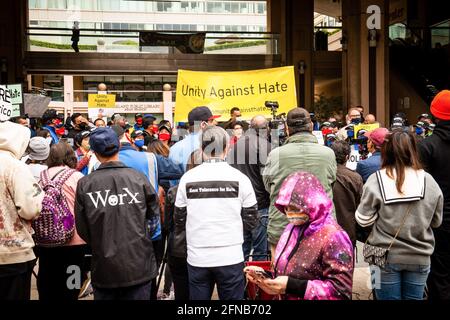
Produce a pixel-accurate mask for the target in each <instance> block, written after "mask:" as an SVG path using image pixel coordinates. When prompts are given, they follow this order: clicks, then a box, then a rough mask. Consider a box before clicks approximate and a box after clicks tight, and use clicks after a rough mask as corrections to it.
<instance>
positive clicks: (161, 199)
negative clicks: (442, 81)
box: [0, 90, 450, 300]
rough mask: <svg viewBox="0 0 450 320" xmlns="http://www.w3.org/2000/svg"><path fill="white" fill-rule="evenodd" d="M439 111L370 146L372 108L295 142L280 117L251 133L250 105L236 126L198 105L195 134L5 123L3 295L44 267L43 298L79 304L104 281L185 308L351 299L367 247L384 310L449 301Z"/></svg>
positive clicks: (301, 119)
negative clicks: (392, 304) (404, 303)
mask: <svg viewBox="0 0 450 320" xmlns="http://www.w3.org/2000/svg"><path fill="white" fill-rule="evenodd" d="M430 112H431V115H428V114H422V115H420V116H419V117H418V119H417V120H418V121H417V123H416V124H414V125H409V123H408V122H407V119H406V116H405V115H404V114H396V115H395V116H394V118H393V120H392V125H391V127H390V128H382V127H380V128H376V129H374V130H371V131H367V132H362V133H361V137H359V136H358V139H355V138H354V131H353V130H354V129H353V128H354V126H355V125H358V124H360V123H366V124H374V123H376V119H375V116H374V115H371V114H367V115H364V108H363V107H355V108H350V109H349V110H348V113H347V115H346V119H345V123H342V124H340V123H339V121H338V120H337V119H336V118H329V119H326V121H324V122H323V123H319V122H318V121H317V120H316V119H315V117H314V115H313V114H311V113H310V112H308V111H307V110H305V109H303V108H294V109H292V110H290V111H289V112H288V114H287V118H286V128H287V132H286V134H287V136H288V138H287V140H286V141H285V143H284V144H283V145H280V146H278V145H275V144H274V143H273V139H271V137H272V134H273V132H272V131H271V130H270V128H271V126H270V123H269V121H268V120H267V119H266V117H265V116H263V115H257V116H254V117H253V118H252V119H251V120H250V121H249V122H246V121H243V120H242V116H241V112H240V110H239V109H238V108H233V109H232V110H231V117H230V119H229V120H228V121H223V122H222V123H220V122H218V121H219V117H218V116H215V115H213V114H212V112H211V110H210V109H209V108H208V107H205V106H200V107H195V108H193V109H192V110H191V111H190V112H189V115H188V121H187V123H186V126H187V128H188V129H187V132H185V130H181V128H180V127H178V128H174V127H173V126H172V124H171V123H170V122H169V121H166V120H162V121H160V122H159V123H158V124H157V123H156V118H155V117H154V116H153V115H148V114H137V115H135V123H134V125H129V124H128V122H127V119H126V117H124V116H122V115H120V114H115V115H114V116H113V117H111V119H110V120H109V121H106V119H96V120H94V121H92V122H91V121H89V120H88V119H87V118H85V117H84V116H83V115H81V114H78V113H75V114H73V115H72V116H71V117H69V118H67V119H64V117H63V116H61V115H59V114H58V113H57V112H56V111H55V110H53V109H49V110H47V111H46V112H45V113H44V114H43V116H42V119H40V120H39V123H40V125H38V126H33V127H31V126H30V122H29V119H27V118H26V117H19V118H17V119H15V122H16V123H14V122H12V121H5V122H1V123H0V162H1V163H2V165H1V166H0V191H1V193H2V195H3V196H2V197H1V198H0V299H10V300H17V299H21V300H27V299H29V298H30V290H31V277H32V273H33V270H34V269H35V266H36V263H37V259H38V268H36V269H37V290H38V294H39V299H40V300H76V299H78V298H79V297H80V296H81V295H82V294H83V292H85V291H86V288H87V287H89V283H90V285H91V286H92V288H93V294H94V299H95V300H156V299H158V298H160V299H161V298H170V292H171V287H172V285H173V291H174V298H175V299H176V300H189V299H190V300H209V299H211V297H212V294H213V290H214V288H215V287H216V288H217V293H218V296H219V298H220V299H223V300H242V299H244V298H245V297H246V296H247V292H246V286H247V285H249V284H252V285H253V286H254V287H255V288H259V290H262V291H263V292H265V293H266V294H267V295H268V296H270V297H271V298H273V299H288V300H299V299H300V300H303V299H305V300H321V299H324V300H325V299H326V300H348V299H352V287H353V272H354V268H355V259H356V255H355V248H356V243H357V241H360V242H363V243H364V250H363V251H364V252H363V255H364V259H365V260H366V261H367V262H368V263H369V265H370V268H371V269H372V270H373V272H371V276H372V277H377V281H374V282H376V283H377V285H376V286H375V288H374V293H375V296H374V297H375V298H376V299H380V300H384V299H388V300H396V299H397V300H400V299H415V300H421V299H423V298H424V294H425V291H426V292H427V297H428V298H429V299H436V300H439V299H449V298H450V296H449V294H450V248H449V243H450V240H449V239H450V224H449V222H450V194H449V193H450V190H449V188H450V167H449V166H450V162H449V161H448V159H449V158H450V91H446V90H444V91H442V92H441V93H439V94H438V95H437V96H436V97H435V99H434V100H433V102H432V104H431V108H430ZM176 129H178V130H176ZM317 130H321V131H322V133H323V138H324V141H325V143H324V144H320V143H319V140H318V139H317V136H316V135H314V134H313V131H317ZM275 140H276V139H275ZM355 146H357V148H359V150H360V152H361V153H363V152H364V154H365V156H364V157H361V159H362V160H361V161H360V162H358V164H357V167H356V171H353V170H351V169H349V168H348V166H347V162H348V161H349V158H350V154H351V149H352V148H354V147H355ZM255 261H262V262H264V261H271V268H270V270H268V269H267V268H266V269H264V268H262V267H261V266H258V265H252V264H249V263H248V262H255ZM161 265H163V266H164V265H165V269H164V270H165V272H164V289H163V292H164V296H162V297H161V296H160V297H158V289H159V281H157V279H158V274H159V272H160V271H161V270H162V268H161V267H160V266H161ZM72 276H73V278H70V277H72ZM69 278H70V279H73V281H72V282H71V281H69V280H70V279H69ZM425 288H426V289H427V290H425Z"/></svg>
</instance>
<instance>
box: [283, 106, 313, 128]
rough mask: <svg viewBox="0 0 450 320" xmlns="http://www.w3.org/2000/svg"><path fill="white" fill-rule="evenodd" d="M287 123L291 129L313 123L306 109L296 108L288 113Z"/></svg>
mask: <svg viewBox="0 0 450 320" xmlns="http://www.w3.org/2000/svg"><path fill="white" fill-rule="evenodd" d="M286 121H287V124H288V126H291V127H298V126H304V125H307V124H309V123H311V115H310V113H309V112H308V110H306V109H303V108H294V109H292V110H291V111H289V112H288V114H287V119H286Z"/></svg>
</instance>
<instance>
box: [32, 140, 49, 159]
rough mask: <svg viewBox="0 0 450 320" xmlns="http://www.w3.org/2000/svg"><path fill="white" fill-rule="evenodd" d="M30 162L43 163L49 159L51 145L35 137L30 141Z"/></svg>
mask: <svg viewBox="0 0 450 320" xmlns="http://www.w3.org/2000/svg"><path fill="white" fill-rule="evenodd" d="M28 148H29V151H30V152H29V155H28V156H29V158H30V160H37V161H43V160H46V159H47V158H48V155H49V154H50V144H49V142H48V141H47V140H46V139H45V138H43V137H34V138H31V139H30V143H29V145H28Z"/></svg>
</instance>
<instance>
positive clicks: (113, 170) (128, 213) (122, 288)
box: [75, 128, 159, 300]
mask: <svg viewBox="0 0 450 320" xmlns="http://www.w3.org/2000/svg"><path fill="white" fill-rule="evenodd" d="M90 145H91V149H92V150H93V151H94V152H95V155H96V157H97V158H98V159H99V161H100V162H101V165H100V167H99V168H98V169H97V170H96V171H94V172H93V173H91V174H90V175H88V176H86V177H84V178H82V179H81V180H80V183H79V184H78V187H77V192H76V199H75V215H76V227H77V231H78V234H79V235H80V237H81V238H83V239H84V240H85V241H86V242H87V243H88V244H89V245H90V246H91V248H92V286H93V288H94V299H95V300H116V299H120V300H150V290H151V281H152V280H153V279H154V278H156V276H157V274H158V270H157V265H156V259H155V255H154V252H153V245H152V241H151V235H152V232H154V230H151V229H153V228H152V227H149V226H154V223H148V221H155V220H156V219H157V217H158V216H159V202H158V197H157V195H156V193H155V190H154V188H153V187H152V186H151V184H150V182H149V180H148V179H147V177H146V176H145V175H144V174H142V173H140V172H138V171H136V170H134V169H131V168H128V167H126V166H125V165H124V164H123V163H122V162H120V161H119V148H120V143H119V138H118V137H117V135H116V134H115V132H114V131H113V130H112V129H111V128H98V129H96V130H95V131H94V132H93V133H92V135H91V137H90Z"/></svg>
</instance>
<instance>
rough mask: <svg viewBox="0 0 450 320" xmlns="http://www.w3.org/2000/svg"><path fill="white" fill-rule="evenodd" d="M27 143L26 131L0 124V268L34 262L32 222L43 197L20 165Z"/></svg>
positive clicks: (30, 175) (28, 134) (25, 129)
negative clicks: (6, 265) (1, 266)
mask: <svg viewBox="0 0 450 320" xmlns="http://www.w3.org/2000/svg"><path fill="white" fill-rule="evenodd" d="M29 141H30V130H29V129H27V128H26V127H24V126H21V125H19V124H15V123H12V122H9V121H6V122H0V265H5V264H15V263H23V262H27V261H30V260H33V259H35V255H34V253H33V247H34V241H33V238H32V236H31V235H32V233H33V230H32V229H31V220H33V219H35V218H36V217H37V216H38V215H39V213H40V211H41V206H42V199H43V197H44V193H43V192H42V190H41V188H40V187H39V185H38V184H37V182H36V180H35V179H34V177H33V175H32V174H31V172H30V170H29V169H28V168H27V165H26V164H25V163H23V162H21V161H20V158H21V157H22V156H23V154H24V152H25V150H26V148H27V146H28V143H29Z"/></svg>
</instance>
